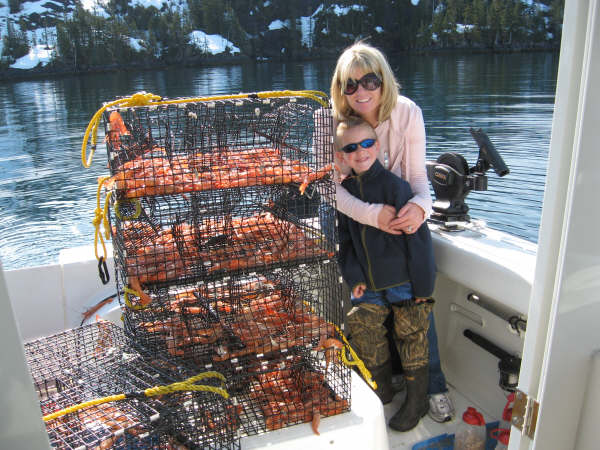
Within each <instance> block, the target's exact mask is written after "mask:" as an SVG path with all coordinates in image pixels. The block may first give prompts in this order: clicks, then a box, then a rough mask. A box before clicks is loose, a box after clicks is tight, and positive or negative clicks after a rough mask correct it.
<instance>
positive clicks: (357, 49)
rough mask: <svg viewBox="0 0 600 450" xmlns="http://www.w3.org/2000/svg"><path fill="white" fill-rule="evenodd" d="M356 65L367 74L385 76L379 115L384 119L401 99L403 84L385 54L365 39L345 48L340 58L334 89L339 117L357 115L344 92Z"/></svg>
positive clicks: (336, 114)
mask: <svg viewBox="0 0 600 450" xmlns="http://www.w3.org/2000/svg"><path fill="white" fill-rule="evenodd" d="M354 69H360V70H362V71H363V72H364V73H365V74H367V73H369V72H373V73H375V74H376V75H377V76H378V77H379V78H380V79H381V81H382V85H381V88H380V89H381V105H380V107H379V118H378V119H379V122H380V123H381V122H383V121H385V120H387V119H388V118H389V117H390V115H391V114H392V110H393V109H394V107H395V106H396V103H397V102H398V95H399V93H400V85H399V84H398V82H397V81H396V78H395V77H394V73H393V72H392V68H391V67H390V64H389V63H388V61H387V59H386V57H385V55H384V54H383V53H382V52H381V51H379V50H378V49H376V48H375V47H372V46H371V45H369V44H366V43H364V42H361V41H359V42H357V43H356V44H354V45H352V46H350V47H348V48H347V49H346V50H344V51H343V52H342V54H341V55H340V57H339V58H338V60H337V65H336V67H335V72H334V73H333V78H332V79H331V91H330V95H331V101H332V104H333V111H334V116H335V118H336V119H337V120H339V121H342V120H346V119H348V118H350V117H352V116H356V114H355V113H354V110H353V109H352V108H351V107H350V105H349V103H348V99H347V98H346V95H345V94H344V90H345V89H346V84H347V83H348V78H350V74H351V73H352V71H353V70H354Z"/></svg>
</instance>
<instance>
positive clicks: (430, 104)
mask: <svg viewBox="0 0 600 450" xmlns="http://www.w3.org/2000/svg"><path fill="white" fill-rule="evenodd" d="M334 65H335V61H322V62H317V63H287V64H280V63H277V64H275V63H260V64H256V65H248V66H232V67H211V68H203V69H177V70H165V71H158V72H132V73H118V74H102V75H89V76H84V77H72V78H61V79H56V80H47V81H27V82H20V83H12V84H4V85H1V86H0V105H1V110H2V111H3V113H2V114H0V259H1V260H2V264H3V266H4V268H5V269H16V268H20V267H27V266H34V265H40V264H46V263H49V262H54V261H56V260H57V257H58V253H59V251H60V249H62V248H65V247H73V246H78V245H90V244H92V243H93V227H92V224H91V220H92V216H93V211H94V208H95V195H96V178H97V177H98V176H99V175H103V174H105V173H106V169H105V166H106V153H105V149H104V146H103V145H100V146H99V148H98V151H97V152H96V155H95V157H94V161H93V163H92V167H91V168H90V169H84V168H83V167H82V165H81V158H80V152H81V141H82V137H83V133H84V131H85V128H86V126H87V124H88V121H89V120H90V118H91V116H92V115H93V114H94V113H95V112H96V110H97V109H98V108H99V107H100V106H101V105H102V103H103V102H106V101H110V100H114V99H115V98H116V97H119V96H126V95H130V94H133V93H135V92H138V91H142V90H143V91H147V92H152V93H154V94H158V95H161V96H163V97H169V98H175V97H194V96H202V95H217V94H230V93H238V92H254V91H264V90H281V89H294V90H297V89H316V90H321V91H325V92H328V91H329V80H330V76H331V73H332V71H333V67H334ZM392 65H393V67H394V70H395V71H396V74H397V76H398V79H399V80H400V81H401V84H402V86H403V93H404V94H405V95H407V96H409V97H411V98H412V99H413V100H415V101H416V102H417V103H418V104H419V105H420V106H421V107H422V109H423V114H424V117H425V123H426V128H427V153H428V159H432V160H434V159H436V158H437V156H438V155H439V154H441V153H443V152H448V151H452V152H459V153H462V154H463V155H464V156H465V157H466V158H467V161H468V162H469V165H471V166H472V165H474V164H475V162H476V159H477V153H478V149H477V147H476V145H475V142H474V141H473V139H472V138H471V136H470V134H469V127H474V128H482V129H483V130H484V131H485V132H486V133H487V134H488V136H489V137H490V139H491V140H492V142H493V143H494V144H495V146H496V149H497V150H498V151H499V152H500V154H501V155H502V157H503V158H504V160H505V162H506V164H507V165H508V166H509V168H510V170H511V173H510V175H508V176H507V177H504V178H498V177H497V176H496V175H495V174H494V173H493V171H489V172H488V175H489V190H488V191H486V192H472V193H471V194H469V196H468V197H467V202H468V204H469V206H470V207H471V211H470V213H471V216H472V217H474V218H479V219H484V220H486V221H487V223H488V224H490V225H491V226H493V227H495V228H499V229H502V230H505V231H508V232H510V233H513V234H516V235H518V236H521V237H524V238H526V239H528V240H530V241H533V242H536V241H537V233H538V226H539V220H540V214H541V202H542V197H543V191H544V183H545V174H546V163H547V153H548V147H549V142H550V131H551V122H552V112H553V107H554V92H555V87H556V73H557V69H558V55H557V54H542V53H535V54H523V55H444V56H414V57H406V58H403V59H402V60H393V61H392Z"/></svg>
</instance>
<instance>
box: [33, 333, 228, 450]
mask: <svg viewBox="0 0 600 450" xmlns="http://www.w3.org/2000/svg"><path fill="white" fill-rule="evenodd" d="M57 348H60V349H61V351H60V352H58V353H57V352H55V351H54V350H56V349H57ZM25 350H26V357H27V361H28V363H29V368H30V371H31V374H32V377H33V379H34V382H35V387H36V390H37V392H38V395H39V398H40V407H41V411H42V414H43V415H44V417H45V423H46V429H47V432H48V436H49V438H50V443H51V445H52V446H53V447H56V448H61V449H63V448H64V449H81V448H128V449H129V448H136V449H137V448H140V449H146V448H148V449H150V448H152V449H154V448H161V449H168V448H178V449H182V448H186V447H187V448H232V449H235V448H239V438H238V437H237V433H236V432H235V430H233V429H230V428H226V427H225V426H226V424H224V423H221V422H219V421H216V422H214V423H213V426H212V428H211V430H206V429H199V428H196V429H193V430H195V431H193V430H192V431H193V432H192V431H190V432H189V433H188V434H187V436H180V434H181V433H180V432H179V428H180V425H178V424H179V423H180V422H187V423H197V422H199V420H200V419H201V418H203V417H204V416H205V415H206V411H208V410H209V409H210V410H211V411H212V414H213V415H215V416H217V417H220V416H222V415H225V414H227V413H228V412H229V411H230V410H231V405H230V402H229V400H227V399H225V398H223V397H222V396H221V395H217V394H215V392H206V391H198V392H193V393H190V392H188V391H187V390H186V391H185V392H178V391H174V393H169V391H168V390H165V389H163V390H161V391H160V392H157V393H160V394H161V396H160V398H158V397H157V398H149V397H147V396H148V395H154V394H153V393H150V394H149V393H148V392H147V391H148V390H150V391H153V390H156V389H158V388H156V387H155V386H157V385H162V386H165V385H168V386H172V385H173V382H174V381H176V379H174V378H172V377H169V376H168V375H165V372H162V371H158V370H157V369H156V365H154V366H151V365H149V364H147V363H146V361H145V360H144V358H143V357H142V354H140V353H138V352H137V351H136V350H135V349H134V348H133V346H132V345H131V342H130V341H129V340H128V339H127V338H126V336H125V334H124V333H123V330H122V329H120V328H119V327H117V326H115V325H113V324H111V323H109V322H104V321H101V322H96V323H94V324H90V325H86V326H84V327H80V328H76V329H73V330H68V331H65V332H63V333H59V334H57V335H54V336H50V337H48V338H43V339H39V340H36V341H33V342H30V343H27V344H25ZM63 358H64V359H63ZM43 361H45V363H46V364H43V363H42V362H43ZM165 365H171V364H170V363H168V362H165ZM205 375H210V373H205ZM200 376H202V375H200ZM198 377H199V376H198V375H196V378H198ZM202 383H203V384H205V383H206V385H210V384H211V382H210V381H206V380H205V379H204V378H203V379H202ZM180 384H181V383H180ZM212 384H213V385H214V386H215V387H218V386H217V383H216V382H214V381H213V382H212ZM204 387H206V386H205V385H203V386H200V387H199V388H204ZM187 388H188V386H186V387H185V389H187ZM215 390H216V391H218V389H215ZM163 392H165V393H164V394H163ZM182 395H186V396H195V398H199V399H204V402H205V403H206V404H208V405H210V408H208V407H206V408H205V409H204V410H202V411H198V410H195V409H192V410H188V409H185V408H184V407H183V406H182V405H181V404H180V403H179V402H178V400H179V399H180V397H181V396H182ZM215 436H217V437H215ZM186 444H189V445H186Z"/></svg>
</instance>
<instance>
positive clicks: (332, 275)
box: [123, 261, 342, 374]
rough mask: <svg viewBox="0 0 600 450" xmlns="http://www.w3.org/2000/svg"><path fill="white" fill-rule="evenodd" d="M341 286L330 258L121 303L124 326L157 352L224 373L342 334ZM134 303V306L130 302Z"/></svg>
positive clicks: (168, 289)
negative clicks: (140, 305) (146, 300)
mask: <svg viewBox="0 0 600 450" xmlns="http://www.w3.org/2000/svg"><path fill="white" fill-rule="evenodd" d="M340 290H341V286H340V283H339V278H338V272H337V266H336V264H335V263H333V261H327V262H315V263H312V264H301V265H299V266H297V267H284V268H274V269H271V270H269V271H263V272H253V273H250V274H247V275H239V274H238V275H236V276H233V275H232V276H228V277H225V278H220V279H216V280H211V281H206V282H204V281H202V282H198V283H193V284H185V285H178V286H169V287H160V288H153V289H148V290H147V295H148V296H149V297H150V299H151V302H150V303H149V304H148V305H147V306H145V307H143V308H136V307H135V306H133V305H132V304H131V302H128V303H126V304H125V305H124V314H123V320H124V324H125V331H126V333H127V334H128V335H129V336H131V338H132V340H133V341H135V342H136V343H138V344H139V345H141V346H142V347H143V348H144V349H145V350H146V351H147V352H148V353H149V354H151V355H152V357H153V358H159V359H167V360H168V359H170V358H176V359H179V360H185V361H189V362H191V363H193V364H194V365H196V366H198V367H204V368H206V369H207V370H210V369H211V367H212V366H213V365H215V364H219V365H221V366H223V370H224V371H225V373H227V374H235V373H239V371H240V370H246V369H245V368H248V367H253V366H257V365H260V364H261V363H262V361H263V360H265V359H271V360H277V359H279V360H283V359H285V358H286V357H287V355H288V354H289V353H290V352H293V351H294V350H295V349H296V348H312V347H315V346H316V345H317V344H318V343H319V341H320V340H321V339H327V338H329V337H338V338H339V336H338V335H337V333H338V332H337V330H336V327H337V326H338V323H339V322H338V320H339V318H340V317H341V315H342V311H341V304H340V303H337V302H331V301H329V299H330V298H339V296H340V292H339V291H340ZM128 304H129V305H131V306H128Z"/></svg>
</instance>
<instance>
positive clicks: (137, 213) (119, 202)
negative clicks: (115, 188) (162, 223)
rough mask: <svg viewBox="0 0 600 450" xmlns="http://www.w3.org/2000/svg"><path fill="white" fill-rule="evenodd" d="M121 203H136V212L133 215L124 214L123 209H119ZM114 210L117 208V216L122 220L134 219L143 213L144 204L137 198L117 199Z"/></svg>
mask: <svg viewBox="0 0 600 450" xmlns="http://www.w3.org/2000/svg"><path fill="white" fill-rule="evenodd" d="M121 203H135V213H133V215H131V216H122V215H121V211H120V210H119V208H120V205H121ZM114 210H115V216H117V217H118V218H119V219H120V220H133V219H137V218H138V217H140V214H141V213H142V204H141V203H140V201H139V200H138V199H137V198H134V199H127V200H121V201H119V200H117V201H116V202H115V206H114Z"/></svg>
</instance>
